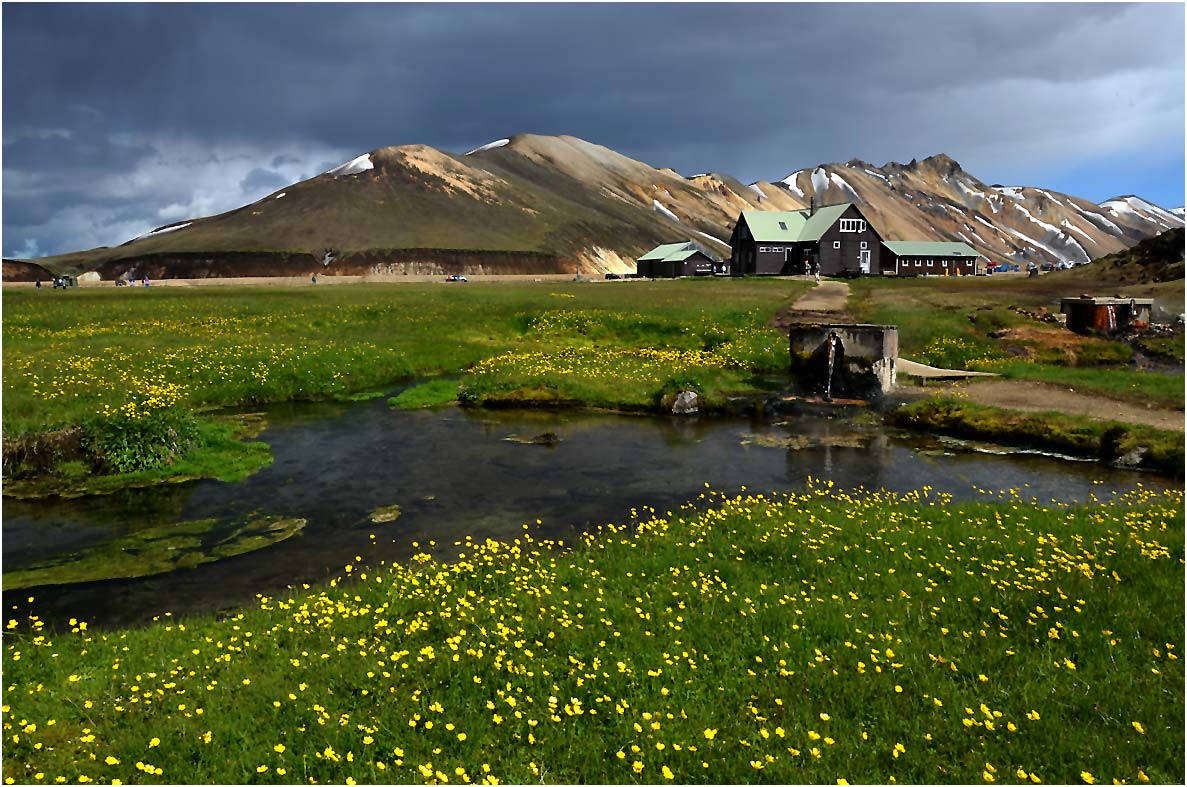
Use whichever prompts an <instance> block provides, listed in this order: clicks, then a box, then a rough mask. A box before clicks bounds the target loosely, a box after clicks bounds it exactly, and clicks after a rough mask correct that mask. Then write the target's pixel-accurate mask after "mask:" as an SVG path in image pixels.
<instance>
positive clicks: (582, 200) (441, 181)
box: [38, 134, 1182, 279]
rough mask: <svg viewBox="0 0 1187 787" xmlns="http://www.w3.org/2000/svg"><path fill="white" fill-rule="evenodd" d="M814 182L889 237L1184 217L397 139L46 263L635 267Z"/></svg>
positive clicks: (718, 246)
mask: <svg viewBox="0 0 1187 787" xmlns="http://www.w3.org/2000/svg"><path fill="white" fill-rule="evenodd" d="M813 197H816V198H817V199H818V200H819V203H820V204H829V203H836V202H845V201H853V202H856V203H858V204H859V205H860V206H861V209H862V210H863V212H865V213H866V215H867V216H868V217H869V218H870V220H871V221H872V222H873V223H874V225H875V226H876V227H878V228H879V230H880V231H881V232H882V234H883V236H884V237H885V238H886V239H887V240H929V239H931V240H965V241H967V242H969V243H970V244H971V245H973V246H974V247H975V248H977V249H978V250H980V251H982V252H983V253H985V254H987V255H988V256H990V257H991V258H999V259H1012V260H1016V261H1028V260H1032V259H1033V260H1036V261H1048V260H1063V259H1068V260H1073V261H1076V262H1086V261H1088V260H1090V259H1093V258H1094V257H1097V256H1101V255H1103V254H1108V253H1110V252H1114V251H1118V250H1120V249H1123V248H1126V247H1128V246H1130V245H1132V244H1134V243H1135V242H1137V241H1138V240H1141V239H1142V238H1145V237H1148V236H1150V235H1153V234H1156V233H1158V232H1161V231H1163V230H1164V229H1166V228H1167V227H1170V226H1182V221H1181V220H1180V219H1179V218H1178V217H1176V216H1175V215H1174V214H1171V213H1169V212H1167V211H1163V210H1161V209H1160V208H1157V207H1156V206H1153V205H1150V204H1149V203H1146V202H1144V201H1142V200H1139V199H1138V198H1136V197H1120V198H1117V199H1115V200H1110V201H1109V202H1107V203H1104V204H1103V205H1094V204H1092V203H1091V202H1088V201H1086V200H1082V199H1079V198H1076V197H1071V196H1068V195H1066V194H1060V193H1058V192H1051V191H1045V190H1043V189H1038V188H1031V187H1014V188H1004V187H1000V186H987V185H985V184H984V183H982V182H981V181H979V180H977V179H976V178H974V177H973V176H972V175H969V174H968V173H966V172H964V171H963V170H962V169H961V168H960V166H959V165H958V164H957V163H956V162H955V161H953V160H952V159H950V158H948V157H947V156H942V155H940V156H933V157H931V158H928V159H925V160H923V161H921V162H917V161H912V162H911V163H909V164H905V165H902V164H896V163H890V164H886V165H884V166H883V167H874V166H872V165H869V164H866V163H864V162H860V161H851V162H849V163H848V164H828V165H823V166H819V167H816V168H814V169H811V170H800V171H798V172H794V173H792V174H791V175H788V176H787V177H786V178H784V179H782V180H781V181H778V182H773V183H772V182H767V181H760V182H756V183H752V184H749V185H743V184H742V183H740V182H738V181H737V180H735V179H734V178H732V177H730V176H729V175H724V174H719V173H702V174H697V175H693V176H691V177H684V176H682V175H680V174H679V173H677V172H675V171H673V170H671V169H656V168H654V167H651V166H649V165H647V164H644V163H642V162H640V161H636V160H634V159H631V158H628V157H626V156H623V155H622V154H620V153H616V152H615V151H613V150H610V149H609V148H606V147H602V146H600V145H595V144H592V143H590V142H586V141H584V140H581V139H577V138H575V137H568V136H561V137H547V136H536V135H530V134H523V135H517V136H514V137H511V138H509V139H501V140H497V141H495V142H492V143H490V144H488V145H484V146H482V147H480V148H477V149H475V150H472V151H470V152H468V153H465V154H462V155H454V154H451V153H446V152H443V151H440V150H436V149H434V148H430V147H427V146H424V145H407V146H401V147H389V148H380V149H378V150H373V151H370V152H369V153H365V154H363V155H360V156H358V157H357V158H355V159H353V160H352V161H349V162H346V163H344V164H343V165H341V166H340V167H336V168H334V169H332V170H330V171H328V172H325V173H323V174H321V175H318V176H317V177H315V178H311V179H309V180H306V181H302V182H300V183H295V184H293V185H291V186H287V187H285V188H283V189H280V190H279V191H276V192H274V193H272V194H270V195H268V196H267V197H265V198H263V199H261V200H258V201H256V202H254V203H251V204H250V205H245V206H243V207H240V208H237V209H235V210H232V211H228V212H227V213H223V214H220V215H217V216H208V217H195V218H192V219H188V220H185V221H179V222H175V223H173V224H169V225H165V226H162V227H159V228H157V229H156V230H154V231H152V232H149V233H147V234H146V235H143V236H141V237H139V238H135V239H132V240H130V241H129V242H127V243H125V244H123V245H121V246H118V247H114V248H100V249H93V250H90V251H86V252H77V253H73V254H66V255H60V256H58V257H52V258H43V259H40V260H38V262H39V263H41V264H43V265H45V266H46V267H47V268H50V269H52V270H70V271H74V272H79V271H86V270H96V271H99V272H100V273H101V274H102V275H103V277H104V278H105V279H110V278H116V277H118V276H120V275H128V274H130V275H134V276H140V275H149V276H152V277H154V278H160V277H163V276H168V277H179V278H183V277H203V276H236V275H255V276H258V275H262V274H263V273H264V272H267V271H272V272H274V273H275V274H276V275H294V274H302V273H310V272H324V273H326V274H331V275H332V274H334V273H366V272H392V273H399V272H405V271H406V272H416V273H436V272H491V273H494V272H517V273H520V272H522V273H533V272H534V273H544V272H577V271H580V272H582V273H587V274H590V273H601V272H608V271H615V272H627V271H632V270H633V269H634V258H635V257H637V256H638V255H640V254H641V253H643V252H645V251H647V250H649V249H651V248H653V247H654V246H656V245H658V244H660V243H666V242H671V241H673V240H682V239H685V238H691V239H694V240H697V241H699V242H701V243H702V244H703V245H704V246H705V247H706V248H707V249H709V250H711V251H713V252H715V253H717V254H720V255H722V256H728V254H729V247H728V243H727V242H728V240H729V236H730V232H731V230H732V228H733V225H734V222H735V221H736V219H737V216H738V214H739V212H741V211H743V210H794V209H798V208H803V207H807V206H808V204H809V201H810V200H811V199H812V198H813ZM329 249H332V250H333V253H332V255H330V256H329V257H327V256H326V251H327V250H329ZM327 262H328V264H323V263H327Z"/></svg>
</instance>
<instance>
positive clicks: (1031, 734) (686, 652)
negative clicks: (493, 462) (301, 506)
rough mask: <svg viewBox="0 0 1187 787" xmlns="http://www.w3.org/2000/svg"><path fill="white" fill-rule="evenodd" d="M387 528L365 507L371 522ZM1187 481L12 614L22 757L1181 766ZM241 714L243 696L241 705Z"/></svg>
mask: <svg viewBox="0 0 1187 787" xmlns="http://www.w3.org/2000/svg"><path fill="white" fill-rule="evenodd" d="M372 538H373V536H372ZM1183 539H1184V533H1183V508H1182V494H1181V492H1178V491H1174V492H1169V493H1160V494H1153V493H1143V492H1139V493H1136V494H1134V495H1131V496H1128V497H1125V498H1109V499H1106V500H1102V501H1094V502H1093V503H1092V504H1090V505H1087V506H1082V507H1064V506H1050V505H1048V506H1042V505H1039V504H1036V503H1035V502H1033V501H1029V500H1026V499H1024V498H1022V497H1019V496H1018V495H1017V494H1016V493H1015V492H1006V493H1000V494H988V493H987V494H986V497H985V500H984V501H983V502H975V503H959V504H958V503H954V502H952V501H950V500H947V499H945V498H944V497H942V496H936V495H934V494H931V493H929V492H928V490H927V489H926V488H924V489H922V490H920V491H919V492H915V493H910V494H907V495H901V496H895V495H891V494H889V493H885V492H880V493H869V494H860V495H849V494H844V493H838V492H835V491H833V490H832V489H831V488H830V485H829V484H820V483H817V484H816V485H814V486H813V487H811V488H810V489H809V490H808V491H806V492H804V493H802V494H798V495H795V496H791V497H781V496H780V497H764V496H761V495H758V496H754V495H746V494H743V495H740V496H734V497H724V496H721V495H718V494H716V493H713V492H710V491H706V492H705V494H703V495H702V497H701V499H699V500H697V501H695V502H694V503H693V504H691V505H689V506H687V507H685V508H683V509H681V510H678V511H676V512H669V513H661V512H651V511H647V510H642V511H640V512H639V515H638V520H637V521H634V522H629V523H626V524H625V525H620V526H606V527H604V528H602V529H601V531H600V532H598V533H594V534H591V535H590V536H588V537H586V538H584V539H583V540H582V541H580V542H579V543H576V544H573V545H571V548H569V549H561V548H558V546H559V545H557V544H554V543H550V542H547V541H539V540H536V539H533V538H532V536H531V535H530V533H529V532H528V530H527V526H525V532H524V534H523V535H522V536H521V537H520V538H518V539H516V540H515V541H514V542H512V543H495V542H484V543H471V542H469V541H467V542H465V543H460V544H458V545H457V550H458V557H457V559H456V561H454V562H449V563H438V562H436V561H435V560H434V559H433V558H431V557H430V556H429V555H428V554H427V553H426V554H422V555H419V556H418V557H417V558H415V559H414V560H413V561H412V563H411V564H410V565H409V566H394V567H393V566H382V565H379V566H373V567H367V565H366V564H367V559H366V557H365V555H366V554H367V551H366V548H365V546H362V547H360V554H359V557H358V559H357V562H355V563H353V564H351V565H349V566H346V567H345V568H344V571H343V572H342V573H341V577H340V579H338V580H336V581H335V582H333V583H332V584H331V585H330V586H329V587H327V588H324V589H322V590H303V591H298V592H297V593H296V594H295V595H293V596H291V597H286V598H261V599H260V600H259V603H258V605H257V606H256V607H255V608H253V609H249V610H245V611H243V612H242V613H240V614H236V615H232V616H230V617H224V618H222V619H216V618H213V617H205V618H198V619H191V620H177V619H172V618H169V617H165V618H163V619H161V620H160V621H158V622H156V623H154V624H151V625H149V626H148V627H146V628H143V629H135V630H124V631H93V630H90V629H88V628H87V627H86V626H85V623H84V622H75V623H74V624H73V628H72V630H63V631H60V632H51V631H49V630H47V629H46V628H45V627H44V625H43V624H42V623H41V622H40V621H37V620H35V619H34V620H30V619H22V620H16V619H12V620H9V621H7V624H6V629H7V631H6V633H5V635H4V700H3V702H4V704H3V708H2V709H0V710H2V718H3V735H4V763H3V773H4V777H5V781H6V783H14V782H21V783H66V782H69V783H71V784H75V783H88V782H92V781H93V782H104V783H108V782H109V783H121V782H122V783H174V782H184V783H218V782H222V783H297V782H300V783H326V782H333V783H345V784H353V783H356V782H357V783H374V782H379V783H471V782H473V783H480V782H483V783H495V782H512V783H536V782H559V783H585V782H597V783H665V782H677V783H725V784H730V783H750V782H762V783H829V784H832V783H846V782H852V783H858V782H864V783H894V782H900V783H917V784H926V783H966V784H971V783H978V784H979V783H987V782H1008V783H1040V782H1043V783H1072V784H1079V783H1089V784H1091V783H1094V782H1099V783H1109V782H1111V781H1113V780H1119V781H1121V782H1126V783H1129V782H1145V781H1151V782H1155V783H1170V782H1178V781H1179V780H1181V779H1182V776H1183V769H1184V754H1183V747H1182V733H1183V713H1184V705H1183V697H1184V694H1183V692H1184V684H1183V663H1182V661H1181V656H1182V651H1183V627H1182V620H1183V615H1184V604H1183ZM247 719H250V723H249V724H245V723H244V722H245V720H247Z"/></svg>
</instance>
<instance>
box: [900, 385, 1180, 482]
mask: <svg viewBox="0 0 1187 787" xmlns="http://www.w3.org/2000/svg"><path fill="white" fill-rule="evenodd" d="M887 420H889V421H890V422H891V423H893V424H894V425H896V426H902V427H907V428H911V429H922V430H926V431H930V432H937V433H939V434H946V435H951V436H954V437H965V438H971V439H976V440H990V441H993V442H997V443H1002V444H1003V445H1016V446H1023V447H1027V448H1039V449H1045V450H1050V451H1056V452H1059V453H1064V454H1070V455H1072V456H1083V457H1093V458H1098V459H1100V460H1101V461H1103V462H1114V463H1115V462H1118V460H1124V461H1123V462H1121V463H1122V464H1125V465H1127V466H1134V467H1140V468H1142V469H1147V470H1155V471H1158V472H1160V473H1165V474H1167V475H1172V476H1179V477H1181V476H1182V474H1183V435H1182V433H1180V432H1170V431H1164V430H1161V429H1154V428H1152V427H1148V426H1137V425H1133V424H1126V423H1121V422H1118V421H1096V420H1092V419H1088V418H1083V417H1076V416H1070V415H1064V414H1063V413H1057V412H1046V413H1020V412H1017V411H1014V410H1005V409H1002V408H999V407H986V406H983V405H975V404H969V403H968V402H961V401H958V400H956V399H949V398H946V397H935V398H932V399H925V400H923V401H921V402H915V403H914V404H911V405H907V406H905V407H900V408H899V409H897V410H894V411H892V412H891V413H889V414H888V416H887ZM1143 449H1144V450H1143ZM1127 457H1128V458H1127Z"/></svg>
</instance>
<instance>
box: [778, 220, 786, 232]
mask: <svg viewBox="0 0 1187 787" xmlns="http://www.w3.org/2000/svg"><path fill="white" fill-rule="evenodd" d="M779 229H781V230H783V231H784V232H787V222H784V221H781V222H779Z"/></svg>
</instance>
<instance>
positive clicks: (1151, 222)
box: [779, 155, 1183, 264]
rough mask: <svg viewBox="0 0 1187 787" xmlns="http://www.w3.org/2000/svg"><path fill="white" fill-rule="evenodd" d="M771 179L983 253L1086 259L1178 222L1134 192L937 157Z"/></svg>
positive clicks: (901, 231) (885, 227)
mask: <svg viewBox="0 0 1187 787" xmlns="http://www.w3.org/2000/svg"><path fill="white" fill-rule="evenodd" d="M779 183H780V185H781V186H782V187H784V188H786V189H787V190H788V191H789V192H790V193H791V194H792V195H793V196H795V197H797V198H798V199H801V200H803V199H809V198H811V197H812V196H816V197H817V199H818V200H822V201H823V202H822V203H821V204H829V203H834V202H841V201H853V202H856V203H858V204H859V205H860V206H861V209H862V211H863V212H864V213H865V214H866V215H867V216H868V217H869V218H870V221H871V222H872V223H873V224H874V226H875V227H877V228H878V229H879V231H880V232H881V233H882V234H883V236H884V237H885V238H886V239H887V240H925V239H935V240H962V241H965V242H966V243H968V244H969V245H971V246H972V247H973V248H975V249H977V250H978V251H980V252H981V253H982V254H985V255H986V256H988V257H989V258H990V259H995V260H1008V261H1013V262H1021V263H1026V262H1030V261H1032V260H1033V261H1035V262H1039V263H1041V262H1059V261H1065V260H1066V261H1070V262H1074V263H1077V264H1079V263H1085V262H1089V261H1091V260H1093V259H1096V258H1097V257H1101V256H1104V255H1106V254H1110V253H1112V252H1115V251H1119V250H1121V249H1125V248H1128V247H1129V246H1132V245H1133V244H1134V243H1136V242H1138V241H1140V240H1142V239H1143V238H1147V237H1150V236H1151V235H1155V234H1158V233H1160V232H1163V231H1164V230H1167V229H1170V228H1172V227H1182V226H1183V220H1182V219H1181V218H1180V217H1178V216H1175V215H1174V214H1173V213H1171V212H1170V211H1166V210H1163V209H1161V208H1158V207H1157V206H1155V205H1151V204H1150V203H1148V202H1146V201H1145V200H1141V199H1139V198H1137V197H1134V196H1126V197H1117V198H1114V199H1111V200H1108V201H1107V202H1104V203H1101V204H1100V205H1096V204H1093V203H1092V202H1089V201H1088V200H1084V199H1080V198H1079V197H1073V196H1071V195H1068V194H1063V193H1060V192H1058V191H1051V190H1048V189H1041V188H1036V187H1031V186H1001V185H992V186H990V185H986V184H985V183H983V182H981V181H980V180H977V178H975V177H973V176H972V175H970V174H969V173H968V172H965V171H964V170H963V169H962V168H961V167H960V165H959V164H957V163H956V162H955V161H953V160H952V159H951V158H949V157H947V156H945V155H938V156H932V157H930V158H926V159H924V160H923V161H912V162H911V163H909V164H897V163H894V162H892V163H890V164H886V165H884V166H882V167H874V166H872V165H870V164H867V163H865V162H863V161H856V160H855V161H850V162H849V163H848V164H828V165H824V166H821V167H816V168H814V169H812V170H799V171H797V172H793V173H791V174H790V175H788V176H787V177H786V178H784V179H782V180H781V181H780V182H779Z"/></svg>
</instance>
